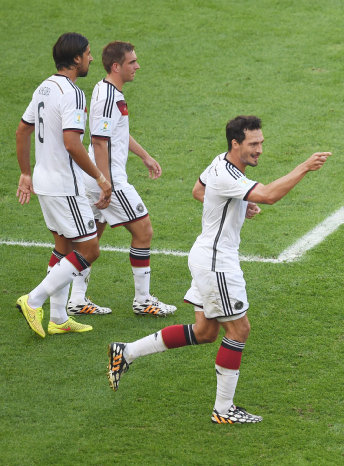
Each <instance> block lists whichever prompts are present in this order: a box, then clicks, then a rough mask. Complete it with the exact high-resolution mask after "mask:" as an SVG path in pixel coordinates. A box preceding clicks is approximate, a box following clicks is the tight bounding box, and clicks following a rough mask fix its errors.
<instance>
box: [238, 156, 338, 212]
mask: <svg viewBox="0 0 344 466" xmlns="http://www.w3.org/2000/svg"><path fill="white" fill-rule="evenodd" d="M330 155H332V154H331V152H316V153H315V154H313V155H311V156H310V157H309V158H308V159H307V160H305V161H304V162H303V163H301V164H300V165H298V166H297V167H296V168H294V170H292V171H291V172H290V173H288V174H287V175H285V176H282V178H278V179H277V180H275V181H273V182H272V183H269V184H267V185H263V184H261V183H258V184H257V185H256V186H255V188H254V189H253V190H252V191H251V192H250V193H249V195H248V196H247V200H248V201H251V202H258V203H261V204H274V203H275V202H277V201H279V200H280V199H282V197H284V196H285V195H286V194H287V193H289V191H291V190H292V189H293V188H294V186H295V185H297V183H299V182H300V181H301V180H302V178H303V177H304V176H305V175H306V174H307V173H308V172H309V171H315V170H319V169H320V168H321V167H322V166H323V165H324V163H325V162H326V160H327V157H329V156H330Z"/></svg>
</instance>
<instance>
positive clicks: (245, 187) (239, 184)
mask: <svg viewBox="0 0 344 466" xmlns="http://www.w3.org/2000/svg"><path fill="white" fill-rule="evenodd" d="M221 185H222V189H221V190H222V193H223V195H224V196H226V197H228V198H235V199H243V200H245V199H246V197H247V196H248V194H249V193H250V191H251V190H252V189H253V188H254V187H255V186H256V185H257V182H256V181H252V180H250V179H248V178H246V176H245V175H242V176H240V177H239V178H237V179H235V178H233V177H232V176H230V175H229V176H227V177H226V179H224V177H222V179H221Z"/></svg>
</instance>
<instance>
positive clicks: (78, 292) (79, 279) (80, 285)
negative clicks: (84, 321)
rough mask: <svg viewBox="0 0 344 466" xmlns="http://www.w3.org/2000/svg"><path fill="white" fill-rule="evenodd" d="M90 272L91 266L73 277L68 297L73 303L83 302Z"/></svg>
mask: <svg viewBox="0 0 344 466" xmlns="http://www.w3.org/2000/svg"><path fill="white" fill-rule="evenodd" d="M90 274H91V267H88V268H87V269H85V270H83V271H82V272H79V274H78V275H77V276H76V277H74V280H73V285H72V292H71V294H70V298H69V299H70V301H72V303H73V304H84V302H85V296H86V291H87V287H88V283H89V281H90Z"/></svg>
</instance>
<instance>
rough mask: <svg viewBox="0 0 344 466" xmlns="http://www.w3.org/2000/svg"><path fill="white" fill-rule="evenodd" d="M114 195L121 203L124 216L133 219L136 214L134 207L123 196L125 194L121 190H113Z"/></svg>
mask: <svg viewBox="0 0 344 466" xmlns="http://www.w3.org/2000/svg"><path fill="white" fill-rule="evenodd" d="M115 195H116V197H117V199H118V201H119V203H120V204H121V207H122V209H123V210H124V212H125V214H126V216H127V217H128V219H129V220H135V218H136V214H135V211H134V209H133V208H132V207H131V205H130V202H129V200H128V199H127V198H126V197H125V194H124V193H123V191H122V190H118V191H115Z"/></svg>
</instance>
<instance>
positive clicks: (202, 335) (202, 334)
mask: <svg viewBox="0 0 344 466" xmlns="http://www.w3.org/2000/svg"><path fill="white" fill-rule="evenodd" d="M218 333H219V332H218V331H214V330H212V331H209V330H208V329H204V330H203V331H202V330H201V331H197V329H195V328H194V334H195V338H196V340H197V343H198V344H203V343H214V341H216V338H217V336H218Z"/></svg>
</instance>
